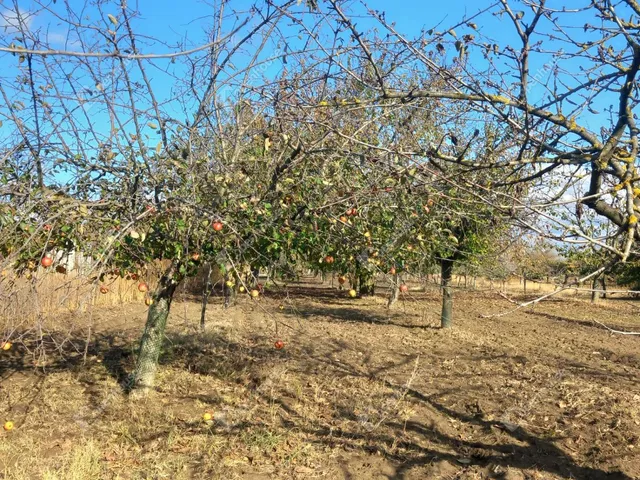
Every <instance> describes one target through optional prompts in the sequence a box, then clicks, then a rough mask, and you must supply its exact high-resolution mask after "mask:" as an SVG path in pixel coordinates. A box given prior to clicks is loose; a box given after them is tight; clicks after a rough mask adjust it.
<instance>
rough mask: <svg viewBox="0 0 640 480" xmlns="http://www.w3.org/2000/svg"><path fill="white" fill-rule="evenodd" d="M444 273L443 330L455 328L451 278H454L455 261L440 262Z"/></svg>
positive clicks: (445, 260)
mask: <svg viewBox="0 0 640 480" xmlns="http://www.w3.org/2000/svg"><path fill="white" fill-rule="evenodd" d="M440 269H441V271H442V276H441V278H442V316H441V318H440V325H441V327H442V328H451V327H452V326H453V292H452V291H451V277H452V276H453V260H452V259H450V258H443V259H442V260H441V261H440Z"/></svg>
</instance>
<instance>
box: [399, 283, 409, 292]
mask: <svg viewBox="0 0 640 480" xmlns="http://www.w3.org/2000/svg"><path fill="white" fill-rule="evenodd" d="M400 291H401V292H402V293H407V292H408V291H409V287H408V286H407V285H405V284H404V283H403V284H402V285H400Z"/></svg>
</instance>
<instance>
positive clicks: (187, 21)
mask: <svg viewBox="0 0 640 480" xmlns="http://www.w3.org/2000/svg"><path fill="white" fill-rule="evenodd" d="M492 3H493V2H489V1H478V0H448V1H446V2H444V1H425V0H421V1H416V0H397V1H388V0H370V1H369V2H368V3H367V4H368V6H369V7H371V8H372V9H375V10H379V11H384V12H386V19H387V20H388V21H389V22H390V23H391V22H394V23H395V24H396V28H397V30H399V31H400V32H403V33H404V34H406V35H407V36H408V37H412V36H415V35H417V34H418V33H419V32H420V29H421V28H423V27H424V28H425V29H431V28H436V29H437V30H439V31H446V30H448V28H449V27H450V26H451V25H454V24H456V23H458V22H459V21H460V19H462V18H463V17H467V18H470V17H472V16H473V15H474V14H476V13H477V12H478V11H479V10H482V9H485V8H486V7H488V6H489V5H491V4H492ZM511 3H512V4H513V8H514V10H516V9H517V8H518V7H517V5H518V4H517V3H514V2H511ZM563 3H565V2H561V1H560V0H550V5H553V4H557V6H558V7H562V6H563ZM587 3H588V0H574V2H573V3H572V6H575V7H577V6H580V5H583V4H587ZM251 4H252V2H251V1H250V0H230V1H229V2H227V9H237V10H239V11H246V10H247V8H248V7H249V6H250V5H251ZM353 4H354V5H355V6H356V7H357V8H361V7H358V5H359V3H358V2H355V1H354V2H353ZM70 5H71V6H72V8H73V9H74V10H75V11H76V12H80V11H81V8H82V6H83V1H81V0H70ZM135 5H137V8H138V10H139V11H140V12H142V14H141V16H140V18H138V19H136V20H135V22H134V30H135V31H136V32H138V33H139V34H142V35H148V36H149V37H150V38H157V39H161V40H162V41H163V42H165V43H166V45H161V44H158V43H157V42H153V43H152V44H146V45H145V42H144V40H141V41H140V42H139V45H138V47H139V48H140V50H141V51H142V52H143V53H163V52H169V51H172V50H173V48H172V47H173V46H174V45H176V44H177V43H185V44H186V45H187V47H189V46H191V47H193V46H197V45H201V44H203V43H205V42H206V40H207V38H206V35H205V34H204V32H205V30H206V29H207V28H209V27H210V26H211V24H212V18H213V16H214V15H215V13H216V12H215V11H214V9H213V7H212V6H211V5H208V4H206V3H203V2H196V1H183V2H176V1H172V0H156V1H151V0H138V2H137V3H136V4H135ZM49 7H50V8H51V9H52V11H53V12H63V11H64V2H61V1H59V2H57V3H56V4H53V3H52V4H50V5H49ZM19 8H20V11H21V12H23V13H25V14H26V13H27V12H33V11H36V10H37V6H36V5H35V4H33V3H32V2H30V1H28V0H27V1H20V2H19ZM523 9H524V8H523ZM7 11H8V10H7V8H6V5H5V8H4V10H2V7H1V6H0V13H1V12H4V15H5V19H4V20H2V18H0V27H2V25H3V24H5V25H6V23H7V21H8V20H9V21H10V20H11V13H9V14H7ZM360 11H361V12H362V10H360ZM118 12H119V10H118V6H117V3H116V2H114V3H112V4H111V3H103V4H102V12H99V11H98V10H97V9H96V7H94V6H92V7H88V8H87V9H86V10H84V11H83V16H82V21H83V22H84V23H87V24H95V25H98V26H99V27H100V28H104V29H105V30H106V29H108V28H113V27H112V26H111V24H110V22H109V20H108V18H107V14H113V15H115V16H118ZM7 16H8V18H7ZM14 16H15V14H14ZM242 18H244V17H242ZM354 18H355V22H356V23H357V25H358V27H360V28H362V29H364V28H366V27H371V26H373V25H374V23H373V22H372V21H371V20H370V19H369V20H368V19H366V18H364V17H358V16H355V17H354ZM526 18H527V17H526V16H525V19H526ZM252 21H254V22H255V21H257V19H256V18H253V19H252ZM587 21H591V22H593V21H594V19H589V18H586V17H585V16H584V14H575V15H574V17H572V23H573V24H574V26H576V27H580V28H576V29H575V35H583V33H582V29H581V25H582V24H584V23H586V22H587ZM28 23H29V29H30V30H32V31H40V35H41V37H44V38H48V39H49V42H50V45H51V47H52V48H57V49H66V50H76V49H77V45H76V44H75V43H74V37H73V35H71V36H68V30H67V27H66V26H65V25H64V24H63V23H62V22H60V21H59V20H57V19H56V18H55V16H54V15H53V14H52V13H47V12H41V13H39V14H38V15H36V16H32V17H28ZM477 24H478V26H479V29H478V32H477V34H478V35H482V34H485V35H487V36H490V37H493V38H494V39H496V40H497V41H499V42H500V43H502V44H503V45H506V44H511V45H513V46H514V47H515V48H517V47H518V45H519V39H518V38H517V36H516V35H515V32H514V29H513V26H512V25H511V22H510V21H509V20H508V19H507V18H506V17H503V18H502V19H500V18H498V17H497V16H492V15H489V14H484V15H483V16H482V17H481V19H478V20H477ZM119 28H122V26H121V25H120V26H119ZM543 28H544V27H543ZM2 30H3V29H2V28H0V44H4V45H6V44H8V43H10V42H11V41H12V37H15V32H12V31H11V30H10V29H9V30H6V29H5V31H4V32H3V31H2ZM469 32H471V30H470V29H469V28H467V27H461V28H460V29H459V30H458V33H459V34H463V33H469ZM548 47H549V48H551V47H552V45H548ZM448 54H449V55H450V56H452V57H453V56H455V51H453V49H450V51H449V53H448ZM471 59H472V60H473V61H481V56H480V55H479V54H478V52H474V51H472V52H471ZM548 59H549V57H546V59H545V61H548ZM242 61H243V60H242V58H240V59H238V62H239V63H241V62H242ZM543 65H544V62H543V61H541V60H539V59H538V58H537V57H535V56H534V57H533V58H532V65H531V71H532V72H533V73H534V74H535V73H536V72H537V71H540V72H541V75H540V77H541V78H543V77H545V72H544V71H543V70H541V69H542V66H543ZM17 67H18V59H17V57H16V56H12V55H10V54H0V82H2V83H3V85H5V86H6V88H7V89H10V88H11V85H12V84H13V83H14V81H15V78H16V77H17V75H18V74H19V70H18V68H17ZM22 67H24V64H22ZM563 67H564V68H568V69H570V70H577V67H578V65H568V64H567V63H565V64H564V65H563ZM165 68H166V69H168V71H169V72H170V73H171V74H174V75H177V76H183V75H184V74H185V72H184V71H183V70H180V69H182V68H183V67H181V66H180V64H179V63H178V64H176V65H175V66H173V65H172V64H170V63H169V62H168V61H164V60H163V61H158V62H156V63H155V67H153V68H150V69H149V75H150V77H151V81H152V84H153V85H154V89H155V90H156V94H157V95H158V96H159V100H160V101H162V99H164V98H170V97H171V96H172V90H171V89H172V87H173V82H172V81H171V79H170V78H169V77H168V76H167V75H166V74H165V73H163V72H162V71H161V69H165ZM281 68H283V65H282V64H281V63H280V62H274V64H273V65H272V66H271V68H270V70H269V71H268V74H269V75H276V74H277V73H278V71H279V70H280V69H281ZM75 72H77V70H74V71H73V72H72V73H74V74H75ZM134 75H135V74H134ZM137 79H139V77H137ZM74 81H76V82H77V83H78V84H80V85H82V86H83V87H84V88H86V89H88V90H95V88H94V87H95V82H94V81H93V80H92V79H91V78H88V77H83V78H74ZM106 82H108V78H107V79H106V80H105V87H108V85H106ZM542 93H543V89H542V88H541V87H535V86H533V87H532V89H531V95H532V96H535V95H536V94H537V95H541V94H542ZM94 94H95V92H94ZM603 106H605V105H604V104H603V105H596V108H597V109H599V110H600V109H601V107H603ZM2 110H3V109H2V108H1V107H0V121H2V120H3V118H2V115H3V111H2ZM97 110H98V109H97V108H94V109H93V110H92V111H91V120H92V121H94V122H96V123H99V122H102V123H105V121H106V117H105V116H104V112H100V111H97ZM172 110H173V112H175V115H176V116H178V115H180V114H181V112H180V111H179V109H177V108H175V109H172ZM4 120H5V123H7V122H6V117H5V119H4ZM148 120H149V121H150V122H154V119H153V118H152V116H150V117H149V119H148ZM181 120H184V118H182V119H181ZM587 121H590V122H591V123H594V126H595V125H597V124H598V123H599V121H598V119H597V117H594V118H593V119H588V120H587ZM105 124H106V123H105ZM148 130H153V129H148ZM6 131H7V130H6V128H1V129H0V145H1V144H2V143H3V142H2V135H3V134H4V133H5V132H6ZM148 133H149V135H150V138H149V143H150V144H151V145H154V144H155V143H154V142H157V137H156V136H154V133H153V131H149V132H148Z"/></svg>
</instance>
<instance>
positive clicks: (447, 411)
mask: <svg viewBox="0 0 640 480" xmlns="http://www.w3.org/2000/svg"><path fill="white" fill-rule="evenodd" d="M299 310H300V312H302V313H304V315H306V316H307V317H312V316H315V315H318V316H323V317H328V318H330V319H332V320H334V321H344V320H345V319H346V320H347V321H354V322H363V323H379V324H384V325H396V326H399V327H407V328H415V326H413V325H411V326H407V325H404V324H402V323H395V322H396V321H397V320H398V319H399V318H400V317H402V316H403V314H401V313H394V314H393V315H391V316H390V317H387V316H386V315H381V314H372V313H370V312H365V311H363V310H360V309H358V308H355V307H354V308H347V307H339V308H334V307H318V306H309V305H305V306H302V307H300V308H299ZM419 328H425V327H419ZM426 328H429V327H426ZM84 338H85V337H84V336H78V337H74V338H70V339H68V341H67V343H66V345H67V346H68V349H69V350H68V351H65V352H64V353H65V354H64V355H62V358H60V360H56V361H51V362H49V363H48V364H47V367H46V369H47V370H46V371H48V372H56V371H65V370H71V371H79V370H82V369H87V368H88V369H97V368H99V367H98V365H99V364H98V363H97V361H98V360H100V364H101V365H102V367H101V368H103V369H104V371H105V372H107V374H108V375H111V376H112V377H113V378H114V379H116V381H118V382H119V384H121V385H122V384H123V382H124V380H125V379H126V378H127V374H128V372H131V371H132V369H133V354H132V352H133V351H134V350H135V348H136V346H137V345H136V344H135V343H133V342H127V341H125V340H124V339H123V338H121V336H118V335H115V334H109V333H98V334H96V335H94V337H93V341H92V343H91V345H90V347H89V351H88V354H89V357H94V356H95V357H98V358H97V359H95V360H90V361H89V363H88V364H87V365H84V366H83V361H84V355H83V353H84V352H83V351H82V349H80V348H78V346H79V345H82V344H83V341H84ZM349 348H350V346H349V345H348V344H347V343H346V342H343V341H341V340H339V339H336V340H332V342H330V344H329V346H328V347H327V349H325V350H322V349H318V351H315V352H314V350H313V349H311V348H303V347H300V348H299V350H297V351H294V350H288V349H284V350H275V349H274V348H273V347H272V346H271V344H270V343H267V342H265V339H264V337H261V336H258V335H254V336H251V335H249V336H247V335H245V336H244V337H243V339H242V341H238V340H233V339H231V338H230V336H228V335H227V334H226V333H225V332H224V331H216V332H211V333H207V334H202V335H194V334H185V333H182V334H175V333H169V334H168V336H167V340H166V342H165V345H164V348H163V353H162V356H161V359H160V363H161V365H163V366H166V367H168V366H170V367H171V368H174V369H180V370H183V371H185V372H189V373H197V374H200V375H209V376H213V377H216V378H219V379H221V380H223V381H225V382H231V383H242V384H244V385H246V386H247V387H248V389H249V391H250V392H251V395H252V397H253V399H260V400H261V401H262V403H263V404H267V405H276V406H278V407H279V408H280V409H281V410H282V411H283V412H285V413H286V418H283V421H282V422H283V428H286V429H288V430H290V431H292V430H295V431H300V432H304V434H305V435H306V436H307V438H308V442H310V443H313V444H316V445H319V446H322V447H325V448H329V449H332V450H334V451H335V450H336V449H339V450H342V451H347V452H349V451H351V452H354V451H358V452H366V453H368V454H370V455H373V456H376V457H377V456H380V457H383V458H384V459H386V460H388V461H389V462H391V463H392V464H393V468H394V473H392V474H391V473H389V474H385V476H386V478H388V479H397V480H401V479H406V478H409V477H410V475H413V473H414V472H412V470H413V469H427V468H428V467H429V465H430V464H431V463H432V462H433V461H434V459H437V460H438V461H448V462H450V463H452V464H454V465H458V463H457V462H458V461H459V460H460V459H461V458H463V459H464V460H465V464H466V465H469V466H471V467H473V466H478V467H481V468H486V467H488V466H493V467H500V469H497V468H493V471H499V472H504V471H505V469H507V468H509V467H512V468H518V469H537V470H539V471H541V472H543V473H544V472H546V473H547V474H554V475H557V476H560V477H562V478H567V479H570V478H580V479H593V480H601V479H609V480H611V479H619V480H631V477H629V476H627V475H625V474H623V473H621V472H611V473H607V472H605V471H603V470H599V469H597V468H592V467H588V466H584V465H580V464H578V463H577V462H576V461H575V460H574V459H573V458H571V456H569V455H568V454H566V453H565V452H564V451H562V450H561V449H560V448H559V447H558V446H556V445H555V444H554V443H553V441H551V440H549V439H546V438H542V437H540V436H536V435H534V434H533V433H531V432H529V431H527V430H526V429H524V428H522V427H518V428H516V429H514V430H513V431H511V430H509V429H504V428H503V427H502V426H501V425H500V424H499V423H497V422H495V421H490V420H487V419H486V418H483V416H482V415H477V414H471V413H469V412H466V411H464V410H461V409H457V408H453V407H450V406H447V405H445V403H444V402H443V400H442V397H443V396H444V395H451V394H452V393H455V392H452V391H446V392H442V393H438V394H437V395H429V394H427V393H424V392H422V391H420V389H419V388H418V387H415V388H414V387H412V388H409V387H408V386H406V385H399V384H396V383H393V382H391V381H390V380H388V371H387V369H385V368H378V369H373V368H371V369H368V370H367V371H364V372H363V369H362V368H361V367H359V366H358V365H355V364H354V363H349V362H348V361H345V360H342V361H337V360H334V359H332V357H333V356H334V355H336V354H339V353H341V352H344V351H345V350H346V349H349ZM367 355H369V354H367ZM28 356H29V355H28V349H27V346H25V347H24V350H22V349H18V350H16V351H14V352H12V355H11V356H10V357H8V358H4V357H3V358H2V359H1V360H0V377H1V378H2V379H3V381H4V380H5V379H6V378H7V377H6V375H11V374H12V373H13V372H15V371H20V370H26V369H32V368H33V366H29V365H28V364H27V363H26V362H25V359H27V358H28ZM369 359H370V357H369V356H365V357H364V359H363V363H364V364H367V363H368V361H369ZM483 359H485V360H486V359H487V357H486V356H485V357H482V358H473V357H468V358H466V357H464V356H463V358H462V360H463V361H468V362H474V361H480V360H483ZM412 360H413V357H406V358H405V359H404V360H403V362H400V363H398V364H396V365H394V366H396V367H397V366H398V365H408V364H409V363H411V361H412ZM510 360H513V361H514V362H519V363H522V362H523V361H526V358H524V357H522V356H514V357H513V358H512V359H510ZM562 360H563V359H562V358H558V359H557V360H555V361H557V362H558V363H559V364H560V363H561V362H562ZM277 364H283V365H285V366H286V368H288V369H290V370H297V371H298V372H299V373H300V374H301V375H302V378H305V376H306V375H305V374H306V373H308V372H317V371H321V372H322V374H323V375H325V376H326V377H327V378H332V379H333V380H334V381H337V382H340V381H342V380H344V379H362V380H363V381H373V382H375V383H379V384H384V385H385V386H386V387H388V388H389V389H390V390H392V391H393V392H396V393H397V395H399V396H400V395H401V396H406V397H409V398H411V399H412V401H415V402H417V403H418V404H421V405H422V406H423V407H426V408H428V409H431V410H435V411H436V412H438V415H439V416H440V417H441V418H442V419H443V421H449V420H454V421H456V422H458V423H459V424H460V425H462V426H463V427H468V428H473V427H478V428H480V429H482V430H484V431H486V432H491V431H492V430H494V429H496V428H498V429H500V431H501V435H502V436H503V437H504V438H505V439H504V440H503V441H500V442H499V443H489V442H476V441H469V440H465V439H464V438H462V437H461V436H456V435H453V434H447V433H445V432H444V431H443V430H442V429H441V428H439V427H437V426H435V425H433V424H429V423H428V422H427V421H426V420H424V419H421V418H411V419H408V420H407V421H405V422H400V421H398V418H397V417H389V418H387V419H383V420H382V421H381V422H380V424H379V425H378V426H377V427H376V425H375V424H374V425H373V426H369V427H367V426H363V424H362V422H361V421H360V419H359V418H358V417H357V416H354V413H353V410H351V409H345V408H344V405H343V404H340V403H338V401H337V399H334V398H328V399H327V400H326V401H327V402H328V404H327V407H326V408H327V411H329V412H331V411H335V412H336V416H335V417H333V418H331V419H329V420H326V421H323V420H313V421H309V418H308V416H307V415H305V413H304V411H301V409H302V407H299V406H297V404H296V403H295V402H291V401H287V399H286V398H285V396H284V392H283V391H282V389H277V388H265V385H266V384H267V383H268V382H269V381H270V379H269V378H267V376H266V374H265V373H264V371H263V368H264V367H272V366H273V365H277ZM579 367H580V368H582V366H579ZM87 377H88V376H87ZM80 381H81V382H85V384H86V385H87V387H91V388H87V389H86V393H87V395H89V396H90V402H91V403H92V404H95V405H99V403H100V398H101V397H100V392H99V391H98V389H97V388H93V387H97V382H94V383H92V380H91V379H90V378H84V377H81V378H80ZM470 390H471V387H467V388H466V389H465V390H459V392H460V394H462V395H466V396H469V395H468V393H469V391H470ZM472 396H473V395H471V397H472ZM37 398H38V397H37V395H35V396H34V397H33V399H32V402H34V401H36V400H37ZM181 398H183V399H184V398H191V399H196V400H198V401H201V402H204V403H209V404H216V403H218V402H219V399H218V396H217V394H215V393H212V394H211V395H206V394H198V395H193V394H191V393H189V392H185V393H184V394H182V397H180V396H178V397H177V399H176V400H177V401H178V402H179V401H180V399H181ZM396 398H400V397H396ZM246 400H251V398H249V399H246ZM186 427H187V428H185V430H186V433H185V434H186V435H189V432H190V431H192V430H193V429H192V428H191V426H190V425H186ZM270 427H271V424H269V423H268V422H267V420H263V421H260V420H258V419H254V420H253V421H249V422H247V421H242V422H238V423H237V424H235V425H231V426H230V427H229V428H227V429H224V430H220V431H219V432H217V433H218V434H220V435H229V436H232V435H238V433H239V432H243V431H247V430H250V429H252V428H270ZM383 429H384V431H382V430H383ZM170 431H171V429H170V428H168V427H163V429H162V430H161V431H156V432H154V434H152V435H149V436H148V437H147V438H143V439H140V443H141V444H143V445H144V444H145V443H149V444H150V443H151V442H153V441H155V440H157V439H158V438H160V437H166V436H167V435H168V432H170ZM407 432H408V433H409V434H411V435H407ZM391 446H393V447H391ZM197 455H200V458H195V459H194V461H196V462H207V461H210V457H209V456H207V455H205V454H200V453H198V454H196V456H197ZM342 474H343V475H344V477H345V478H349V475H351V478H354V479H355V478H358V472H353V473H351V472H350V467H349V466H348V465H346V464H345V465H342ZM500 475H503V473H495V475H494V476H493V478H496V479H497V478H501V477H500Z"/></svg>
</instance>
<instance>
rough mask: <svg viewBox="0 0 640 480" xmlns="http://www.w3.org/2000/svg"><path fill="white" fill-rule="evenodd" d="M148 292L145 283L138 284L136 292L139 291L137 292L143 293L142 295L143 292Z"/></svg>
mask: <svg viewBox="0 0 640 480" xmlns="http://www.w3.org/2000/svg"><path fill="white" fill-rule="evenodd" d="M148 290H149V286H148V285H147V284H146V283H144V282H140V283H139V284H138V291H139V292H143V293H144V292H146V291H148Z"/></svg>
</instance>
